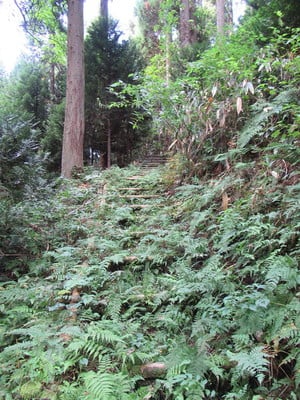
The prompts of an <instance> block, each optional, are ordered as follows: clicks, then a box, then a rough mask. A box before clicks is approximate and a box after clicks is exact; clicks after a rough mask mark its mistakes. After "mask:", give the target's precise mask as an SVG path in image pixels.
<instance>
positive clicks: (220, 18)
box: [216, 0, 225, 35]
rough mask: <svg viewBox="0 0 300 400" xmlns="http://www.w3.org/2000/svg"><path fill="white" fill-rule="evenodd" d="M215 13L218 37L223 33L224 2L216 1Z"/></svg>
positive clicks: (221, 0)
mask: <svg viewBox="0 0 300 400" xmlns="http://www.w3.org/2000/svg"><path fill="white" fill-rule="evenodd" d="M216 8H217V9H216V11H217V32H218V34H219V35H222V34H223V33H224V25H225V0H217V2H216Z"/></svg>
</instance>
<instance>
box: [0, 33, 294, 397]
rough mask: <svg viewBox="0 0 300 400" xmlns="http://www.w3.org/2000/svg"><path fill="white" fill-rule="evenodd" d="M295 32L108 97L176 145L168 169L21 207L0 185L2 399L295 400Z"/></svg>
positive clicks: (51, 194) (104, 176) (153, 71)
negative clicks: (130, 106)
mask: <svg viewBox="0 0 300 400" xmlns="http://www.w3.org/2000/svg"><path fill="white" fill-rule="evenodd" d="M297 32H298V31H297V30H293V31H290V33H289V36H288V33H284V34H283V33H278V34H277V35H276V36H274V38H273V40H272V41H271V42H270V43H268V45H267V46H266V47H264V48H262V49H261V50H259V49H257V48H256V42H255V40H254V39H255V38H254V37H253V35H252V34H249V35H248V38H247V36H246V33H245V31H240V32H238V33H237V34H236V35H232V41H231V39H230V38H228V39H227V42H226V43H224V49H223V50H222V49H221V47H218V45H216V47H214V48H212V49H211V50H209V51H207V52H206V53H204V54H203V55H202V56H201V58H199V60H197V61H196V62H194V63H191V64H189V65H188V68H187V70H188V74H186V75H182V76H180V77H178V79H176V80H174V81H170V84H169V85H164V77H163V75H162V74H161V71H160V69H159V64H158V63H156V62H154V63H152V65H151V66H150V67H149V68H148V69H147V71H146V75H145V77H144V81H143V86H142V85H140V86H138V87H133V86H128V87H126V86H123V84H120V86H121V87H124V92H121V93H120V96H123V98H122V99H121V100H122V101H124V103H126V101H127V100H128V97H130V99H131V98H132V97H134V96H136V105H137V106H138V107H139V108H143V110H144V112H149V113H151V114H152V118H153V121H154V122H155V124H156V125H155V124H154V127H155V126H157V127H159V128H161V130H162V132H161V136H163V133H165V136H164V137H165V138H169V139H170V138H171V139H172V141H171V144H172V146H171V147H172V148H173V149H176V150H177V153H178V154H176V156H175V157H173V158H172V159H171V160H170V163H169V164H168V165H166V166H165V167H163V168H157V169H154V170H152V171H147V170H144V169H142V168H140V167H139V166H129V167H127V168H118V167H114V168H111V169H110V170H106V171H99V170H88V169H87V170H86V171H84V173H83V174H81V176H80V177H78V178H77V179H76V180H75V179H74V180H69V181H56V182H55V185H53V188H55V190H53V188H51V187H49V186H47V187H45V186H43V190H40V191H39V193H38V194H39V195H37V193H30V192H28V191H27V192H26V196H25V195H23V197H22V198H20V201H19V202H13V199H12V198H11V197H10V192H9V191H8V189H7V188H6V187H5V185H6V186H7V187H8V183H7V182H6V183H5V185H4V183H2V186H3V187H1V192H0V193H1V196H2V198H1V203H0V204H1V208H0V210H1V217H2V216H3V218H1V225H0V227H1V230H0V243H1V246H2V247H1V249H0V257H1V259H0V262H1V285H0V365H1V367H0V368H1V373H0V388H1V389H0V396H1V397H2V398H4V399H20V398H24V399H27V398H28V399H29V398H32V399H35V398H36V399H38V398H39V399H41V398H49V399H59V400H70V399H71V400H72V399H80V400H87V399H91V400H92V399H93V400H94V399H107V400H109V399H111V400H114V399H116V400H117V399H124V400H133V399H134V400H144V399H153V400H162V399H163V400H175V399H176V400H177V399H178V400H196V399H203V400H207V399H215V400H219V399H226V400H233V399H241V400H250V399H251V400H261V399H265V400H273V399H281V400H295V399H297V396H298V393H299V384H300V382H299V377H298V375H299V373H298V372H299V365H300V358H299V354H300V353H299V344H300V335H299V323H300V320H299V315H300V314H299V311H300V306H299V284H300V277H299V255H300V248H299V231H300V229H299V217H300V212H299V204H300V201H299V200H300V199H299V157H298V155H299V152H298V141H299V128H298V122H299V115H298V114H299V90H298V86H297V77H298V74H299V68H298V67H299V59H298V52H299V39H298V38H297ZM224 54H226V57H227V58H226V61H224V57H223V56H224ZM210 59H211V63H212V65H211V64H210ZM226 63H228V65H227V64H226ZM214 65H216V66H217V67H215V66H214ZM227 67H228V68H227ZM118 89H119V86H118V85H115V90H118ZM126 91H127V92H126ZM126 96H128V97H126ZM237 99H238V100H237ZM242 109H243V111H242ZM5 126H6V125H5ZM15 126H17V125H15ZM23 129H24V130H23ZM1 132H4V133H5V130H4V129H2V131H1ZM12 132H14V131H13V130H12ZM16 132H17V134H16V135H15V136H14V135H13V133H10V134H6V135H4V136H3V137H4V138H5V140H6V141H3V146H4V144H5V143H8V145H7V149H11V148H12V147H13V145H12V142H10V139H11V138H17V139H19V140H20V141H19V142H18V141H17V143H21V144H22V145H23V144H24V143H23V141H22V140H23V138H24V137H25V138H27V136H26V135H29V137H30V132H31V131H30V130H29V129H28V126H26V127H23V126H22V129H21V128H18V129H16ZM20 147H22V146H20ZM27 151H29V150H28V148H27ZM0 154H1V153H0ZM10 154H14V152H13V151H11V153H10ZM11 158H12V157H11ZM7 162H8V161H7ZM10 162H11V161H10ZM220 166H221V167H220ZM22 167H23V168H25V166H22ZM10 172H11V170H10V169H9V168H7V174H6V176H9V175H8V174H9V173H10ZM24 193H25V191H24ZM29 194H31V195H29ZM157 363H158V364H159V365H163V366H164V368H165V374H163V375H160V376H159V377H157V375H155V373H154V374H153V376H152V377H151V376H150V377H149V376H147V375H145V370H146V369H147V368H150V370H151V368H154V367H155V365H156V364H157ZM149 366H150V367H149Z"/></svg>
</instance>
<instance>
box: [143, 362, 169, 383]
mask: <svg viewBox="0 0 300 400" xmlns="http://www.w3.org/2000/svg"><path fill="white" fill-rule="evenodd" d="M141 373H142V376H143V378H145V379H156V378H162V377H163V376H165V374H166V373H167V366H166V364H165V363H163V362H154V363H148V364H144V365H142V366H141Z"/></svg>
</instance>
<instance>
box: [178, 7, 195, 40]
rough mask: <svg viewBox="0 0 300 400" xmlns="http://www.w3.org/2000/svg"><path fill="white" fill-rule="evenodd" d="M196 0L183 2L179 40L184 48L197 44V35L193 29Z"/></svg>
mask: <svg viewBox="0 0 300 400" xmlns="http://www.w3.org/2000/svg"><path fill="white" fill-rule="evenodd" d="M195 7H196V2H195V0H181V5H180V25H179V38H180V44H181V46H182V47H186V46H189V45H191V44H192V43H195V42H196V40H197V34H196V32H195V29H194V27H193V20H194V11H195Z"/></svg>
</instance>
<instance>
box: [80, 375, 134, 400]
mask: <svg viewBox="0 0 300 400" xmlns="http://www.w3.org/2000/svg"><path fill="white" fill-rule="evenodd" d="M83 378H84V381H85V385H86V388H87V391H88V392H89V394H88V397H87V399H89V400H119V399H120V400H122V399H124V400H125V397H126V394H127V393H129V392H130V390H131V384H130V379H129V377H128V376H126V375H124V374H122V373H118V374H112V373H111V374H109V373H106V372H98V373H96V372H93V371H91V372H88V373H86V374H84V375H83Z"/></svg>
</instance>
